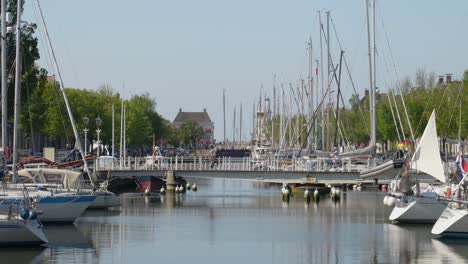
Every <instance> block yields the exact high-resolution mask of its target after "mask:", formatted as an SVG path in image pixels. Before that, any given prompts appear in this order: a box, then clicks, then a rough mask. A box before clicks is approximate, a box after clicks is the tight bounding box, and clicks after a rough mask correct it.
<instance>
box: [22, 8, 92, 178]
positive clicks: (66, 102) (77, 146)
mask: <svg viewBox="0 0 468 264" xmlns="http://www.w3.org/2000/svg"><path fill="white" fill-rule="evenodd" d="M36 2H37V6H38V9H39V14H40V16H41V22H42V26H43V27H44V31H45V36H46V38H47V43H48V45H49V48H50V52H51V54H52V58H53V61H54V65H55V70H56V71H57V75H58V77H59V81H60V90H61V91H62V95H63V100H64V101H65V106H66V107H67V112H68V117H69V118H70V122H71V125H72V128H73V134H74V135H75V140H76V143H75V148H76V149H77V150H78V152H79V153H80V154H81V157H82V159H83V170H84V172H86V173H87V174H88V176H89V177H90V178H91V174H90V173H89V169H88V164H87V163H86V158H85V155H84V153H83V150H82V147H81V140H80V135H79V134H78V129H77V128H76V123H75V118H74V117H73V114H72V111H71V108H70V103H69V102H68V97H67V94H66V93H65V86H64V84H63V79H62V74H61V73H60V69H59V67H58V63H57V58H56V57H55V52H54V49H53V48H52V42H51V41H50V37H49V31H48V30H47V26H46V23H45V20H44V15H43V14H42V9H41V5H40V3H39V0H36ZM18 10H19V9H18ZM91 184H92V185H94V183H93V181H91Z"/></svg>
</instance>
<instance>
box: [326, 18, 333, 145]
mask: <svg viewBox="0 0 468 264" xmlns="http://www.w3.org/2000/svg"><path fill="white" fill-rule="evenodd" d="M330 59H331V54H330V11H327V91H328V105H327V150H330V149H331V147H330V130H331V118H330V107H331V100H332V98H331V91H330V89H331V87H330V86H331V84H330V66H331V65H330V64H331V62H330ZM333 68H334V67H333Z"/></svg>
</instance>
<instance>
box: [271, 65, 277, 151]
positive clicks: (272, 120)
mask: <svg viewBox="0 0 468 264" xmlns="http://www.w3.org/2000/svg"><path fill="white" fill-rule="evenodd" d="M275 118H276V75H275V74H273V115H272V118H271V146H272V147H273V148H275Z"/></svg>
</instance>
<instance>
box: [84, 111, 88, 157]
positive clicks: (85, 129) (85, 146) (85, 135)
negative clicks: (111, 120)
mask: <svg viewBox="0 0 468 264" xmlns="http://www.w3.org/2000/svg"><path fill="white" fill-rule="evenodd" d="M88 123H89V118H88V117H87V116H85V117H83V124H84V128H83V131H84V156H85V157H86V155H87V154H88V152H87V145H88V131H89V129H88V128H87V126H88Z"/></svg>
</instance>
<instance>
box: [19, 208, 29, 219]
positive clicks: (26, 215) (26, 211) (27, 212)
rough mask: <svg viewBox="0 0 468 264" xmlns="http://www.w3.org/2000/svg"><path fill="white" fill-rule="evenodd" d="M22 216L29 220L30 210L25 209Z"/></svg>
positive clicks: (21, 213)
mask: <svg viewBox="0 0 468 264" xmlns="http://www.w3.org/2000/svg"><path fill="white" fill-rule="evenodd" d="M20 216H21V218H23V219H24V220H26V219H28V217H29V210H28V209H23V210H21V212H20Z"/></svg>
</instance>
